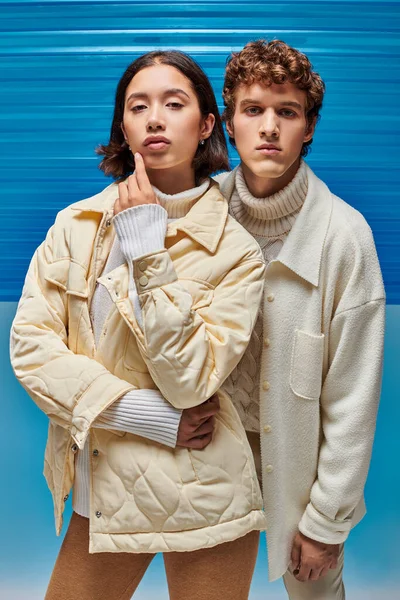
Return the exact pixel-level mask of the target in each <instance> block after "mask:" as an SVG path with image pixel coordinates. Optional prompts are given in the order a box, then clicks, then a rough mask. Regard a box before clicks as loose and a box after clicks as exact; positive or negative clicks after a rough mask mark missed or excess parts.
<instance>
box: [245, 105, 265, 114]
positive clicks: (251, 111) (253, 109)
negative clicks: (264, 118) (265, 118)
mask: <svg viewBox="0 0 400 600" xmlns="http://www.w3.org/2000/svg"><path fill="white" fill-rule="evenodd" d="M260 112H261V109H260V108H258V106H250V107H249V108H246V113H247V114H248V115H258V114H259V113H260Z"/></svg>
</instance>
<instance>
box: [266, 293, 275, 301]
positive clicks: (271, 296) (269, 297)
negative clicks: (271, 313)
mask: <svg viewBox="0 0 400 600" xmlns="http://www.w3.org/2000/svg"><path fill="white" fill-rule="evenodd" d="M267 300H268V302H273V301H274V300H275V296H274V295H273V294H268V296H267Z"/></svg>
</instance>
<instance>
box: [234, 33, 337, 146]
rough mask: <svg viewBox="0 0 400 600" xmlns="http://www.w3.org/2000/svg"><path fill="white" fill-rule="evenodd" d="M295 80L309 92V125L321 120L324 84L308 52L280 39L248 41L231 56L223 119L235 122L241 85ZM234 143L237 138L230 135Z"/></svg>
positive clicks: (307, 98) (295, 82)
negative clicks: (236, 96) (237, 95)
mask: <svg viewBox="0 0 400 600" xmlns="http://www.w3.org/2000/svg"><path fill="white" fill-rule="evenodd" d="M285 82H289V83H293V84H294V85H296V86H297V87H298V88H299V89H300V90H304V91H305V93H306V119H307V123H308V124H309V125H310V124H311V123H312V122H314V121H315V122H316V123H317V122H318V120H319V118H320V114H319V113H320V110H321V108H322V101H323V98H324V92H325V84H324V82H323V81H322V79H321V77H320V76H319V75H318V73H316V72H315V71H314V70H313V67H312V64H311V63H310V61H309V60H308V58H307V56H306V55H305V54H303V52H300V51H299V50H296V48H292V47H291V46H289V45H288V44H286V43H285V42H282V41H281V40H272V41H271V42H268V41H267V40H256V41H254V42H249V43H248V44H246V45H245V47H244V48H243V49H242V50H241V51H240V52H233V53H232V54H231V56H230V57H229V58H228V61H227V66H226V70H225V81H224V87H223V93H222V96H223V98H224V104H225V110H224V113H223V115H222V119H223V121H225V122H232V119H233V115H234V114H235V92H236V90H237V88H238V86H239V85H241V84H244V85H252V84H253V83H262V84H263V85H265V86H269V85H271V84H272V83H278V84H280V83H285ZM229 141H230V142H231V144H232V145H233V146H235V140H234V139H233V138H229ZM311 143H312V139H311V140H309V141H308V142H304V144H303V147H302V150H301V156H306V155H307V153H308V151H309V147H310V146H311Z"/></svg>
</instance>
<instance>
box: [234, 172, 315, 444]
mask: <svg viewBox="0 0 400 600" xmlns="http://www.w3.org/2000/svg"><path fill="white" fill-rule="evenodd" d="M307 189H308V182H307V172H306V165H305V163H304V162H303V161H302V162H301V163H300V167H299V169H298V171H297V173H296V175H295V177H294V178H293V179H292V181H291V182H290V183H289V184H288V185H287V186H286V187H284V188H283V189H282V190H280V191H279V192H277V193H276V194H273V195H272V196H268V197H266V198H255V197H254V196H252V194H251V193H250V192H249V190H248V187H247V185H246V182H245V180H244V176H243V171H242V169H241V167H239V168H238V170H237V171H236V177H235V189H234V191H233V194H232V198H231V201H230V204H229V212H230V214H231V215H232V216H233V217H234V218H235V219H236V220H237V221H238V222H239V223H240V224H241V225H243V227H245V229H247V231H248V232H249V233H251V234H252V235H253V237H254V238H255V240H256V241H257V242H258V244H259V245H260V247H261V250H262V252H263V256H264V260H265V263H266V265H268V263H269V262H270V261H271V260H273V259H275V258H276V257H277V256H278V254H279V252H280V250H281V248H282V246H283V244H284V242H285V240H286V238H287V236H288V234H289V232H290V230H291V228H292V227H293V224H294V222H295V220H296V217H297V215H298V214H299V212H300V209H301V207H302V206H303V203H304V200H305V198H306V195H307ZM262 310H263V302H262V303H261V306H260V312H259V314H258V318H257V321H256V324H255V326H254V329H253V333H252V335H251V339H250V342H249V345H248V346H247V349H246V352H245V354H244V356H243V358H242V360H241V361H240V363H239V364H238V366H237V367H236V368H235V369H234V370H233V371H232V373H231V374H230V376H229V377H228V379H227V380H226V381H225V383H224V386H223V387H224V389H225V390H226V391H227V393H228V394H229V395H230V396H231V398H232V402H233V404H234V406H235V408H236V410H237V411H238V413H239V416H240V419H241V421H242V423H243V426H244V428H245V429H246V431H248V432H257V433H259V432H260V412H259V386H260V365H261V351H262V344H263V343H264V344H268V343H269V340H268V338H265V340H264V342H263V314H262Z"/></svg>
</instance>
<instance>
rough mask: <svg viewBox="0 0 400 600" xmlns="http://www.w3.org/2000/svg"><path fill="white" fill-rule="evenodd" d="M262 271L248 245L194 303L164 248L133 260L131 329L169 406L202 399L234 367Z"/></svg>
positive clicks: (259, 291) (246, 337) (254, 309)
mask: <svg viewBox="0 0 400 600" xmlns="http://www.w3.org/2000/svg"><path fill="white" fill-rule="evenodd" d="M216 260H217V259H216ZM144 264H146V268H145V271H143V265H144ZM264 273H265V265H264V262H263V260H262V256H261V252H259V251H258V248H257V247H255V246H253V245H252V246H251V249H249V250H248V251H247V254H246V255H245V256H244V257H243V258H242V259H241V260H239V261H238V262H237V264H236V265H235V266H234V267H233V268H231V269H230V270H229V272H227V273H226V274H225V275H224V276H223V277H222V279H221V281H219V283H218V284H217V285H216V286H215V288H214V289H213V291H212V301H211V302H210V304H208V305H206V306H201V305H200V306H196V308H193V298H192V296H191V294H190V293H189V292H188V291H187V290H186V289H185V288H184V287H183V286H182V285H181V284H180V282H179V281H178V278H177V275H176V272H175V269H174V266H173V262H172V260H171V258H170V256H169V253H168V251H167V250H162V251H160V252H156V253H152V254H150V255H147V256H144V257H141V258H140V259H139V260H136V261H133V274H134V278H135V283H136V288H137V291H138V295H139V299H140V303H141V307H142V317H143V331H142V330H141V329H140V328H139V327H137V326H136V327H133V330H134V333H135V336H136V338H137V341H138V345H139V348H140V350H141V353H142V356H143V358H144V360H145V362H146V364H147V367H148V369H149V372H150V375H151V376H152V378H153V380H154V382H155V383H156V385H157V386H158V388H159V389H160V391H161V393H162V394H163V396H164V397H165V398H166V399H167V400H168V401H169V402H170V403H171V404H172V405H173V406H175V407H176V408H181V409H185V408H191V407H193V406H197V405H198V404H201V403H202V402H204V401H205V400H207V399H208V398H210V397H211V396H212V395H213V394H214V393H215V392H216V391H217V390H218V389H219V388H220V387H221V385H222V383H223V382H224V381H225V379H226V378H227V377H228V375H229V374H230V373H231V371H232V370H233V369H234V368H235V366H236V365H237V363H238V362H239V360H240V358H241V357H242V356H243V354H244V351H245V349H246V347H247V344H248V342H249V340H250V336H251V332H252V330H253V327H254V324H255V320H256V318H257V314H258V309H259V305H260V301H261V297H262V292H263V285H264Z"/></svg>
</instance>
